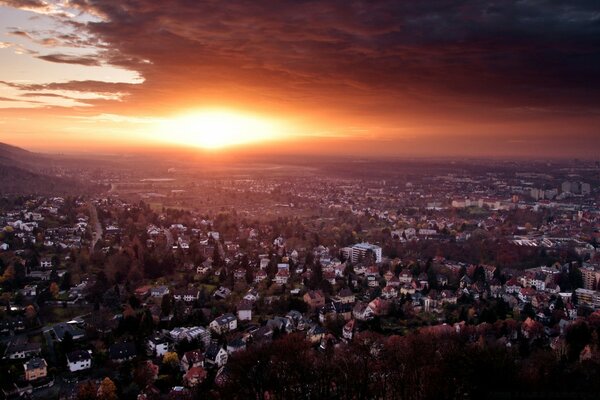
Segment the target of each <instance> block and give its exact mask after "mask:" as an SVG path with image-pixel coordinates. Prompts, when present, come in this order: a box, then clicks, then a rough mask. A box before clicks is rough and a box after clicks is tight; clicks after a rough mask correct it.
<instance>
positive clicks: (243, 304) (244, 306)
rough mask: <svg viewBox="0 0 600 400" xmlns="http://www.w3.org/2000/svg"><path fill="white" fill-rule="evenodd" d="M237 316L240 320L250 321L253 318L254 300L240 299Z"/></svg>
mask: <svg viewBox="0 0 600 400" xmlns="http://www.w3.org/2000/svg"><path fill="white" fill-rule="evenodd" d="M237 316H238V319H239V320H240V321H250V320H251V319H252V302H250V301H248V300H242V301H240V302H239V303H238V306H237Z"/></svg>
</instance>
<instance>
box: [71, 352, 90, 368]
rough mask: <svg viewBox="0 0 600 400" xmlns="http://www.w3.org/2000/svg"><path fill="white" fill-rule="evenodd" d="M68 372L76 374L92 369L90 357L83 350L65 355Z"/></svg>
mask: <svg viewBox="0 0 600 400" xmlns="http://www.w3.org/2000/svg"><path fill="white" fill-rule="evenodd" d="M67 365H68V367H69V371H71V372H77V371H83V370H84V369H89V368H91V367H92V356H91V354H90V352H88V351H85V350H75V351H72V352H70V353H69V354H67Z"/></svg>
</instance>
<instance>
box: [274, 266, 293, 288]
mask: <svg viewBox="0 0 600 400" xmlns="http://www.w3.org/2000/svg"><path fill="white" fill-rule="evenodd" d="M288 279H290V271H289V270H287V269H280V270H279V271H277V274H275V283H276V284H278V285H287V283H288Z"/></svg>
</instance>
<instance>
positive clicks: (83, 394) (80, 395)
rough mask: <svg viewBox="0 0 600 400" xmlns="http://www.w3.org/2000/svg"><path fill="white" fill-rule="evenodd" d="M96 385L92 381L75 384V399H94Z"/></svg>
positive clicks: (95, 397)
mask: <svg viewBox="0 0 600 400" xmlns="http://www.w3.org/2000/svg"><path fill="white" fill-rule="evenodd" d="M97 398H98V396H97V390H96V385H94V383H93V382H92V381H86V382H83V383H81V384H79V386H77V400H96V399H97Z"/></svg>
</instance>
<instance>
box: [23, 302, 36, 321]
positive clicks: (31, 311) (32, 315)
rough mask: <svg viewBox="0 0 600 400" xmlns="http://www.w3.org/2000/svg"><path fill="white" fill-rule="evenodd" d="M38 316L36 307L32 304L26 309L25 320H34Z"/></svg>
mask: <svg viewBox="0 0 600 400" xmlns="http://www.w3.org/2000/svg"><path fill="white" fill-rule="evenodd" d="M36 316H37V311H36V310H35V307H34V306H32V305H31V304H30V305H28V306H27V307H25V318H27V319H28V320H33V319H34V318H35V317H36Z"/></svg>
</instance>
